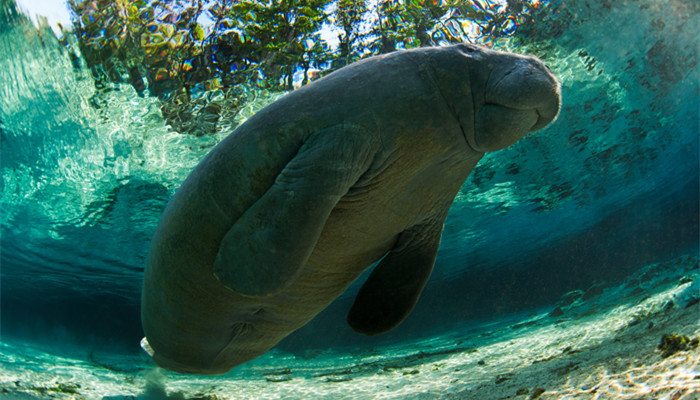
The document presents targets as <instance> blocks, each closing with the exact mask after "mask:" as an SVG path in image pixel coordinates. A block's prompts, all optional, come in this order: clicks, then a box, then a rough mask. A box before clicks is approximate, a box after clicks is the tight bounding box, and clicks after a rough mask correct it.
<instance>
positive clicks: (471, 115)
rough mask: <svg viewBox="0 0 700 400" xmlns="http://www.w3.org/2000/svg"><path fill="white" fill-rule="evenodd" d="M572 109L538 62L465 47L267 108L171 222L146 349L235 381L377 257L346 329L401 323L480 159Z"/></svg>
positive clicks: (206, 163)
mask: <svg viewBox="0 0 700 400" xmlns="http://www.w3.org/2000/svg"><path fill="white" fill-rule="evenodd" d="M560 104H561V95H560V87H559V84H558V82H557V80H556V78H555V77H554V76H553V75H552V73H551V71H550V70H549V68H548V67H547V66H546V65H544V64H543V63H542V62H541V61H539V60H538V59H536V58H534V57H530V56H522V55H515V54H509V53H504V52H497V51H493V50H488V49H484V48H480V47H477V46H473V45H468V44H459V45H454V46H448V47H439V48H422V49H416V50H407V51H400V52H395V53H391V54H387V55H382V56H376V57H371V58H368V59H365V60H362V61H359V62H356V63H354V64H351V65H349V66H347V67H344V68H342V69H339V70H338V71H335V72H333V73H331V74H329V75H328V76H326V77H324V78H322V79H319V80H318V81H315V82H313V83H311V84H308V85H306V86H304V87H302V88H300V89H298V90H295V91H293V92H291V93H289V94H288V95H286V96H284V97H283V98H281V99H279V100H278V101H276V102H274V103H272V104H270V105H269V106H267V107H265V108H264V109H263V110H261V111H260V112H258V113H257V114H256V115H254V116H253V117H252V118H250V119H249V120H248V121H247V122H245V123H244V124H243V125H241V126H239V127H238V128H237V129H236V130H235V131H234V132H233V133H232V134H231V135H230V136H229V137H227V138H226V139H225V140H224V141H222V142H221V143H220V144H219V145H218V146H216V147H215V148H214V149H213V150H212V151H211V152H210V153H209V154H208V155H207V156H206V157H205V158H204V159H203V160H202V162H201V163H200V164H199V165H198V166H197V167H196V168H195V169H194V170H193V171H192V173H191V174H190V175H189V176H188V178H187V179H186V180H185V182H184V183H183V185H182V186H181V187H180V189H179V190H178V191H177V193H176V194H175V195H174V197H173V198H172V199H171V201H170V203H169V204H168V206H167V208H166V210H165V212H164V213H163V216H162V217H161V220H160V223H159V225H158V228H157V229H156V233H155V235H154V238H153V241H152V243H151V248H150V252H149V256H148V260H147V265H146V272H145V276H144V283H143V294H142V311H141V319H142V322H143V327H144V331H145V334H146V338H147V339H145V340H144V347H145V348H147V349H148V351H149V353H150V354H151V356H152V357H153V360H154V361H155V362H156V363H157V364H158V365H160V366H162V367H164V368H167V369H170V370H173V371H178V372H183V373H195V374H222V373H226V372H228V371H229V370H231V369H232V368H234V367H235V366H237V365H239V364H242V363H244V362H246V361H249V360H252V359H254V358H256V357H258V356H260V355H262V354H264V353H265V352H266V351H268V350H269V349H271V348H272V347H273V346H275V345H276V344H277V343H278V342H279V341H280V340H282V339H283V338H284V337H286V336H287V335H289V334H290V333H292V332H293V331H295V330H296V329H298V328H300V327H301V326H303V325H305V324H306V323H307V322H309V321H310V320H311V319H312V318H314V316H316V315H317V314H318V313H319V312H321V311H322V310H323V309H324V308H326V307H327V306H328V305H329V304H330V303H331V302H332V301H333V300H335V299H336V298H337V297H338V296H339V295H340V294H342V293H343V292H344V291H345V290H346V289H347V287H348V286H349V285H350V284H351V283H352V282H353V281H354V280H356V279H357V278H358V277H359V276H360V275H361V274H362V273H363V271H365V270H366V269H367V268H369V267H370V266H371V265H372V264H374V263H375V262H377V261H379V260H382V261H381V262H380V263H379V264H378V265H377V266H376V267H375V269H374V271H373V272H372V273H371V275H370V277H369V278H368V280H367V282H365V284H364V286H362V288H361V289H360V292H359V294H358V295H357V298H356V299H355V303H354V305H353V306H352V308H351V310H350V312H349V315H348V323H349V324H350V326H351V327H352V328H353V329H354V330H356V331H357V332H360V333H364V334H367V335H374V334H380V333H383V332H386V331H389V330H391V329H393V328H394V327H396V326H397V325H398V324H399V323H401V321H402V320H403V319H404V318H406V316H407V315H408V314H409V313H410V312H411V310H412V309H413V307H414V305H415V304H416V302H417V301H418V297H419V296H420V293H421V291H422V290H423V286H424V285H425V283H426V282H427V280H428V277H429V276H430V273H431V271H432V269H433V265H434V263H435V257H436V254H437V250H438V246H439V243H440V237H441V234H442V227H443V223H444V221H445V218H446V216H447V212H448V210H449V208H450V205H451V204H452V202H453V199H454V197H455V195H456V194H457V192H458V190H459V189H460V187H461V186H462V184H463V183H464V181H465V180H466V178H467V177H468V175H469V173H470V172H471V171H472V170H473V169H474V167H475V166H476V164H477V162H478V161H479V160H480V159H481V158H482V157H483V155H484V153H485V152H490V151H496V150H499V149H502V148H505V147H507V146H509V145H511V144H513V143H515V142H516V141H517V140H519V139H520V138H522V137H523V136H525V135H526V134H527V133H529V132H532V131H535V130H538V129H541V128H543V127H544V126H546V125H547V124H549V123H550V122H552V121H553V120H554V119H555V118H556V116H557V114H558V112H559V107H560Z"/></svg>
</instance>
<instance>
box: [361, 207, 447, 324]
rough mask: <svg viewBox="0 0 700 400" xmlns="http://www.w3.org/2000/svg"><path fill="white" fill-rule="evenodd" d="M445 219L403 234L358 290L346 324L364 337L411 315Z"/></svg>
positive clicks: (427, 272)
mask: <svg viewBox="0 0 700 400" xmlns="http://www.w3.org/2000/svg"><path fill="white" fill-rule="evenodd" d="M443 221H444V219H440V220H439V221H434V222H430V223H427V224H425V225H418V226H415V227H413V228H411V229H409V230H406V231H404V232H402V233H401V234H400V235H399V238H398V240H397V242H396V245H395V246H394V248H393V249H392V250H391V251H390V252H389V253H388V254H387V255H386V257H384V259H383V260H382V261H381V262H380V263H379V265H377V266H376V267H375V269H374V271H372V273H371V274H370V276H369V278H367V281H366V282H365V284H364V285H362V288H360V291H359V293H358V294H357V297H356V298H355V303H354V304H353V305H352V308H351V309H350V313H349V314H348V324H349V325H350V326H351V327H352V329H353V330H355V331H356V332H359V333H363V334H365V335H378V334H380V333H384V332H387V331H390V330H392V329H394V328H395V327H396V326H398V325H399V324H400V323H401V321H403V320H404V319H405V318H406V317H407V316H408V314H410V312H411V310H413V307H414V306H415V305H416V302H417V301H418V297H419V296H420V294H421V292H422V291H423V287H424V286H425V284H426V282H428V278H429V277H430V273H431V272H432V270H433V266H434V265H435V257H436V255H437V250H438V246H439V245H440V237H441V235H442V227H443Z"/></svg>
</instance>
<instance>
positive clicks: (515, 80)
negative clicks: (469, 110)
mask: <svg viewBox="0 0 700 400" xmlns="http://www.w3.org/2000/svg"><path fill="white" fill-rule="evenodd" d="M516 57H517V58H516V61H515V65H513V66H512V67H510V68H497V69H494V71H493V73H492V76H491V77H490V78H489V82H488V85H487V87H486V102H487V103H490V104H496V105H501V106H504V107H508V108H513V109H515V110H534V111H535V112H536V113H537V117H538V119H537V121H536V123H535V124H534V125H533V126H532V127H531V128H530V131H536V130H538V129H541V128H544V127H545V126H547V125H548V124H549V123H550V122H552V121H554V119H555V118H556V116H557V114H559V106H560V104H561V95H560V93H559V91H560V89H559V82H557V79H556V78H555V77H554V75H553V74H552V71H551V70H550V69H549V67H548V66H547V65H546V64H544V63H543V62H542V61H540V60H538V59H537V58H535V57H530V56H516Z"/></svg>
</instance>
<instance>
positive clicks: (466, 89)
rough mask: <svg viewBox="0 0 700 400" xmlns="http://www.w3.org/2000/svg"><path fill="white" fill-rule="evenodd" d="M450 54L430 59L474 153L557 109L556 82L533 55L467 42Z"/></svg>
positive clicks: (539, 124)
mask: <svg viewBox="0 0 700 400" xmlns="http://www.w3.org/2000/svg"><path fill="white" fill-rule="evenodd" d="M450 53H451V54H450V55H449V56H447V57H441V58H443V59H442V60H439V61H438V60H435V61H433V65H434V68H435V70H436V71H437V75H436V79H437V84H438V87H439V88H440V90H441V92H442V94H443V96H444V97H445V100H446V101H447V102H448V106H449V107H450V108H451V109H452V110H453V113H454V114H455V116H456V117H457V119H458V120H459V124H460V126H461V128H462V132H463V134H464V137H465V139H466V140H467V142H468V143H469V146H470V147H471V148H472V149H474V150H476V151H477V152H489V151H496V150H500V149H503V148H505V147H508V146H510V145H511V144H513V143H515V142H516V141H518V140H519V139H521V138H522V137H524V136H525V135H527V134H528V133H529V132H532V131H536V130H538V129H541V128H544V127H545V126H547V125H548V124H549V123H550V122H552V121H554V120H555V119H556V117H557V115H558V114H559V107H560V105H561V89H560V86H559V82H558V81H557V79H556V78H555V77H554V75H553V74H552V71H551V70H550V69H549V67H547V66H546V65H545V64H544V63H543V62H542V61H540V60H539V59H537V58H536V57H532V56H525V55H518V54H512V53H505V52H500V51H494V50H489V49H485V48H482V47H478V46H474V45H469V44H461V45H457V46H454V47H453V48H452V51H451V52H450ZM436 62H439V63H440V64H441V65H436V64H435V63H436Z"/></svg>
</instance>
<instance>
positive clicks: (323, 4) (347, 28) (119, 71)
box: [69, 0, 546, 136]
mask: <svg viewBox="0 0 700 400" xmlns="http://www.w3.org/2000/svg"><path fill="white" fill-rule="evenodd" d="M544 3H546V2H543V1H541V0H507V1H506V0H448V1H444V0H378V1H373V0H244V1H240V0H218V1H202V0H189V1H186V0H178V1H167V2H166V1H158V0H151V1H144V0H141V1H135V2H127V1H111V0H70V1H69V6H70V9H71V12H72V15H73V25H74V32H72V33H73V34H74V35H75V38H76V39H77V44H78V47H79V49H80V52H81V53H82V56H83V58H84V59H85V61H86V62H87V66H88V67H89V68H90V70H91V71H92V74H93V76H94V78H95V79H96V82H97V85H98V87H100V88H109V86H110V85H113V84H115V83H117V84H118V83H128V84H130V85H132V86H133V87H134V88H135V89H136V91H137V92H139V93H140V94H141V95H143V94H144V92H145V91H146V90H148V91H149V93H150V94H151V95H154V96H158V97H159V99H160V100H161V102H162V113H163V116H164V117H165V118H166V120H167V121H168V123H169V124H170V125H171V126H172V127H173V128H174V129H175V130H176V131H178V132H181V133H190V134H195V135H197V136H200V135H204V134H208V133H214V132H216V131H217V125H218V122H219V121H220V120H221V119H230V118H231V117H232V116H234V115H235V114H236V113H237V111H238V110H239V109H240V108H241V107H242V105H243V104H244V103H246V102H247V101H249V100H250V93H248V92H249V89H251V88H254V89H256V90H258V91H260V90H261V89H262V90H272V91H282V90H291V89H293V88H294V87H296V86H301V85H304V84H306V83H308V82H310V81H311V80H313V79H315V78H317V77H319V76H322V75H324V74H327V73H328V72H330V71H332V70H334V69H337V68H340V67H342V66H344V65H347V64H349V63H351V62H353V61H356V60H358V59H360V58H364V57H368V56H372V55H377V54H382V53H387V52H390V51H394V50H397V49H405V48H414V47H421V46H432V45H441V44H448V43H457V42H464V41H469V42H477V43H482V44H486V45H489V44H491V43H493V41H494V40H497V39H499V38H502V37H506V36H510V35H512V34H513V33H514V32H515V31H516V29H517V27H518V26H521V25H524V24H525V25H526V24H528V23H529V22H530V21H532V19H533V17H534V15H535V13H536V12H538V11H539V10H542V9H543V8H544Z"/></svg>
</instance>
